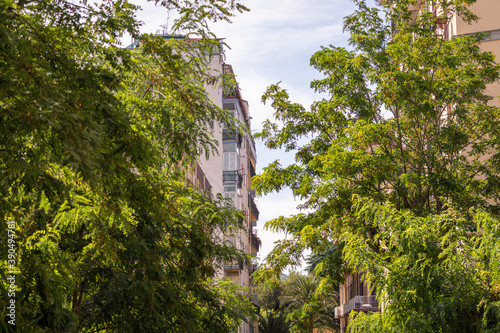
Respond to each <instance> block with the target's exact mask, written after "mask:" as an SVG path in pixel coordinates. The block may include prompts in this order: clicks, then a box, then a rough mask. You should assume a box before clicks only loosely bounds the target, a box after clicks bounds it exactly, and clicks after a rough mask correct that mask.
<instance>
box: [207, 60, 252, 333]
mask: <svg viewBox="0 0 500 333" xmlns="http://www.w3.org/2000/svg"><path fill="white" fill-rule="evenodd" d="M211 66H212V68H214V69H217V70H218V71H219V72H221V73H224V74H231V75H234V72H233V68H232V66H231V65H229V64H226V63H224V62H223V61H222V58H219V57H214V58H213V59H212V65H211ZM207 91H208V93H209V96H210V98H211V99H212V101H214V102H215V103H216V104H217V105H218V106H219V107H221V108H223V109H224V110H228V111H229V112H231V113H232V114H233V116H234V117H235V118H236V119H237V120H238V121H240V122H242V123H244V124H245V125H246V127H247V128H248V130H247V131H246V132H245V133H239V132H236V131H232V130H230V129H229V128H227V127H226V126H225V124H217V125H216V127H215V130H214V133H213V134H214V138H215V139H216V140H217V141H218V142H219V154H214V155H212V156H210V158H209V159H205V158H203V157H202V158H200V161H199V163H200V166H201V169H202V170H203V172H204V174H205V175H206V177H207V179H208V181H209V182H210V184H211V186H212V194H214V195H216V194H217V193H220V194H222V195H223V196H224V197H225V198H229V199H231V200H232V203H233V204H234V206H235V207H236V208H237V209H239V210H240V211H242V212H243V213H244V215H245V217H246V220H245V221H244V224H245V225H244V228H243V230H236V231H235V232H234V233H230V234H226V235H221V236H222V237H221V238H223V239H224V242H225V243H226V244H230V245H232V246H234V247H235V248H237V249H239V250H242V251H243V252H244V253H245V254H249V255H251V256H254V257H255V256H256V255H257V252H258V251H259V247H260V245H261V241H260V239H259V237H258V236H257V234H256V233H255V231H254V227H256V226H257V220H258V219H259V210H258V209H257V205H256V204H255V201H254V196H255V192H254V191H253V190H252V177H253V176H255V174H256V172H255V170H256V163H257V152H256V150H255V142H254V140H253V138H252V135H251V130H250V129H251V122H250V120H251V117H250V111H249V106H248V102H247V101H246V100H244V99H243V98H242V96H241V92H240V89H239V87H238V84H237V83H236V84H235V86H233V87H219V86H210V87H207ZM256 269H257V265H256V264H253V263H252V264H251V265H249V266H240V265H239V263H237V262H232V263H231V262H228V263H225V265H224V269H223V271H221V272H219V274H218V278H228V279H230V280H232V281H233V282H235V283H236V284H238V285H240V286H243V287H247V288H250V293H251V296H252V298H253V300H254V304H255V305H257V293H256V284H255V283H254V282H253V280H252V278H251V275H252V273H253V272H254V271H255V270H256ZM256 332H258V323H257V321H255V322H253V323H244V324H243V325H242V326H241V327H240V329H239V332H238V333H256Z"/></svg>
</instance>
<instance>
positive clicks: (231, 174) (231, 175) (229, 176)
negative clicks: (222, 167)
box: [222, 171, 243, 188]
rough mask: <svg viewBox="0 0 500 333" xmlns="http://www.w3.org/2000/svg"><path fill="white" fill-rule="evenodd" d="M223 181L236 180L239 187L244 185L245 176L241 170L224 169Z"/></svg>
mask: <svg viewBox="0 0 500 333" xmlns="http://www.w3.org/2000/svg"><path fill="white" fill-rule="evenodd" d="M222 181H223V182H236V183H237V184H238V187H239V188H241V186H242V185H243V176H242V175H241V173H240V172H239V171H223V172H222Z"/></svg>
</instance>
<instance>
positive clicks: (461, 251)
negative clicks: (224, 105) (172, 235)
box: [254, 0, 500, 332]
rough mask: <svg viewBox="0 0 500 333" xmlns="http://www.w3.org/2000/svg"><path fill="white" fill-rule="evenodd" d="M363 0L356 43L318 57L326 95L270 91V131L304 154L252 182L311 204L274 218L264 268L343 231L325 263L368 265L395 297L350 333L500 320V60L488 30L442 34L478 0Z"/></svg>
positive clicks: (384, 297)
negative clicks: (492, 91)
mask: <svg viewBox="0 0 500 333" xmlns="http://www.w3.org/2000/svg"><path fill="white" fill-rule="evenodd" d="M355 3H356V4H357V5H358V10H357V11H356V12H355V13H353V14H352V15H350V16H348V17H346V19H345V21H344V30H345V31H347V32H349V33H350V39H349V42H350V48H349V49H346V48H342V47H335V46H330V47H324V48H322V49H321V50H320V51H318V52H317V53H315V54H314V55H313V57H312V58H311V64H312V65H313V66H314V67H315V68H316V69H318V70H319V71H320V72H321V73H323V74H324V75H325V77H324V78H323V79H320V80H316V81H313V82H312V84H311V86H312V88H313V89H315V91H317V92H323V93H327V94H328V96H329V97H328V98H324V99H322V100H320V101H317V102H315V103H314V104H313V105H312V106H311V109H310V110H306V109H305V108H304V107H303V106H301V105H299V104H296V103H292V102H291V101H290V99H289V95H288V93H287V92H286V91H285V90H283V89H281V88H280V87H279V86H278V85H272V86H270V87H269V88H268V89H267V91H266V93H265V94H264V96H263V101H264V102H268V101H270V102H271V105H272V106H273V108H274V109H275V114H274V116H275V119H276V120H277V121H279V124H281V125H278V123H273V122H271V121H267V122H266V123H265V125H264V129H263V131H262V133H261V134H260V137H261V138H262V139H264V140H265V141H266V143H267V146H268V147H269V148H271V149H272V148H281V147H284V148H285V149H286V150H287V151H293V150H295V151H296V152H295V159H296V163H295V164H292V165H290V166H288V167H282V166H281V165H280V164H279V162H278V161H276V162H274V163H271V164H270V165H269V166H268V167H266V168H265V170H264V173H263V174H261V175H258V176H256V178H255V179H254V185H255V186H256V189H257V192H258V193H260V194H263V193H268V192H270V191H279V190H281V189H282V188H284V187H290V188H291V189H292V190H293V192H294V194H295V195H296V196H298V197H300V198H301V199H303V200H304V201H305V203H304V204H303V205H302V206H301V208H304V209H307V210H308V212H307V213H300V214H297V215H295V216H292V217H289V218H284V217H279V218H277V219H274V220H272V221H269V222H268V223H267V226H268V228H271V229H274V230H280V231H285V232H286V233H287V234H288V235H290V237H288V238H287V239H286V240H284V241H282V242H281V244H278V245H277V247H276V248H275V249H274V250H273V252H272V253H271V254H270V255H269V257H268V260H269V264H268V269H267V270H263V271H262V272H261V273H260V277H261V278H262V279H264V278H266V277H270V276H272V275H274V274H277V273H279V272H280V271H281V270H282V269H283V268H284V267H286V266H287V265H290V264H291V265H294V264H297V262H298V260H297V259H298V258H299V257H300V255H301V253H302V251H303V250H304V249H306V248H310V249H312V250H313V252H319V253H321V252H324V251H326V249H327V248H328V247H329V246H330V244H332V243H333V242H334V240H336V241H337V242H338V245H339V247H338V251H339V253H340V257H341V258H342V261H341V262H340V263H339V261H338V260H335V255H334V254H332V255H331V256H328V258H330V259H329V260H323V261H322V263H321V264H320V266H319V267H318V268H317V269H316V270H317V271H318V272H323V275H324V276H325V279H326V280H329V281H333V282H334V283H338V282H341V281H342V276H343V273H344V271H346V270H349V271H351V272H355V273H356V272H358V273H362V274H364V275H365V278H366V279H367V281H369V282H370V284H371V285H372V286H374V287H376V290H377V295H378V297H379V299H380V300H381V301H384V304H385V307H384V312H383V313H382V314H379V315H375V316H365V315H361V314H360V315H359V316H357V317H356V318H355V319H354V320H353V321H352V322H351V329H352V331H353V332H371V331H375V330H376V331H377V332H380V331H382V332H393V331H397V332H436V331H442V332H493V331H496V330H498V327H499V326H500V316H499V314H500V313H499V312H498V308H499V304H500V303H498V290H499V286H500V285H499V282H500V281H499V280H498V269H497V268H498V266H497V264H498V256H497V255H496V253H498V245H495V244H493V243H491V239H493V238H495V237H498V217H499V216H498V213H499V209H498V208H499V205H498V203H499V202H498V194H499V187H498V184H500V182H499V179H500V178H499V172H500V170H499V168H498V166H499V165H500V164H499V163H498V162H499V158H500V155H499V154H498V151H499V148H500V147H499V143H500V142H499V135H498V134H499V132H498V129H499V128H500V127H499V125H500V123H499V122H500V113H499V109H498V108H497V107H493V106H491V105H490V104H488V102H489V101H490V100H491V99H492V97H490V96H487V95H486V94H485V93H484V89H485V87H486V85H487V84H490V83H492V82H495V81H496V80H498V78H499V70H500V67H499V65H498V64H496V63H495V58H494V56H493V54H491V53H489V52H483V51H481V49H480V47H479V43H480V42H481V40H482V39H483V38H484V35H481V34H479V35H475V36H474V35H468V36H457V37H454V38H452V39H446V38H442V36H441V35H440V34H439V33H438V32H439V29H440V28H441V27H442V26H443V25H444V26H446V24H447V23H448V22H449V21H450V19H451V17H453V15H455V14H456V15H458V16H459V17H461V18H463V19H464V20H465V21H469V22H470V21H472V20H474V19H477V18H476V17H475V16H474V14H473V13H471V12H470V10H469V8H468V5H470V4H472V3H474V1H473V0H466V1H462V0H460V1H454V0H451V1H437V2H432V1H418V2H416V1H411V0H397V1H396V0H394V1H392V0H388V1H384V3H385V4H387V7H386V9H380V8H371V7H369V6H367V5H366V3H365V1H362V0H356V1H355ZM434 5H438V6H439V10H436V11H432V10H429V9H430V8H434V7H433V6H434ZM414 6H419V9H420V10H418V11H417V12H412V11H410V10H409V8H410V7H414ZM304 137H307V138H309V139H310V140H309V141H308V143H307V144H305V145H300V146H299V143H298V140H299V139H301V138H304ZM335 252H337V251H335ZM335 252H334V253H335Z"/></svg>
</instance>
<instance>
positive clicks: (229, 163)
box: [223, 153, 238, 171]
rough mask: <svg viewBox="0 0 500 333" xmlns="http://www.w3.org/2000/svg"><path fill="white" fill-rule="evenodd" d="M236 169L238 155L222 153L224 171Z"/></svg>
mask: <svg viewBox="0 0 500 333" xmlns="http://www.w3.org/2000/svg"><path fill="white" fill-rule="evenodd" d="M237 169H238V154H236V153H224V165H223V170H224V171H233V170H237Z"/></svg>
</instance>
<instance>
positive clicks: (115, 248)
mask: <svg viewBox="0 0 500 333" xmlns="http://www.w3.org/2000/svg"><path fill="white" fill-rule="evenodd" d="M156 4H157V5H158V6H160V7H161V6H166V7H169V8H170V9H176V10H178V11H179V12H180V16H179V17H180V18H179V20H178V21H177V22H176V26H175V27H176V28H179V29H183V31H188V32H190V33H192V34H193V35H194V36H195V37H198V38H199V39H198V40H197V43H196V44H195V45H194V44H192V43H185V42H183V41H178V40H167V41H165V40H164V39H163V38H160V37H157V36H148V35H140V34H139V33H138V29H139V24H138V21H137V19H136V18H135V16H134V13H135V11H136V10H137V7H136V6H134V5H131V4H130V3H128V2H127V1H125V0H116V1H106V2H100V3H97V4H93V5H91V4H90V2H87V1H85V0H82V1H80V2H74V1H65V0H52V1H13V0H1V1H0V17H1V19H0V73H1V77H0V230H2V232H1V234H0V258H1V260H0V266H1V268H0V276H1V282H0V295H1V297H0V315H1V317H2V320H4V319H5V321H4V322H3V323H2V324H0V325H1V329H2V331H5V332H8V331H18V332H26V331H28V330H29V331H33V332H231V331H233V330H234V329H236V328H237V327H238V326H239V323H240V320H241V319H243V318H247V317H248V316H249V315H250V313H251V312H252V311H253V308H252V305H251V303H250V302H249V301H248V300H247V298H246V296H245V294H244V293H240V292H238V291H237V290H236V287H235V286H234V285H233V284H232V283H229V282H226V281H218V282H215V281H213V280H212V278H213V276H214V273H215V271H216V269H217V268H219V267H221V264H222V262H224V261H229V260H239V261H240V262H243V261H244V260H245V257H244V256H243V255H242V253H240V252H239V251H237V250H235V249H234V248H231V247H226V246H223V245H222V242H220V241H219V240H218V239H217V237H216V235H220V234H222V233H223V232H224V231H225V230H227V229H228V228H235V227H238V225H239V224H238V221H240V219H241V217H240V214H239V213H238V212H236V211H235V210H234V209H233V208H232V207H231V205H227V204H226V203H225V202H224V201H223V200H221V199H219V198H211V197H208V196H206V195H205V194H204V193H199V192H198V191H197V190H196V189H193V188H192V187H190V186H189V185H188V183H187V181H186V177H185V176H186V171H187V170H189V167H190V165H191V162H192V161H193V160H194V159H196V158H197V157H198V156H200V155H203V154H208V153H210V152H212V151H213V149H214V148H215V146H216V143H215V142H214V140H213V139H212V137H211V134H210V129H211V128H212V126H213V124H214V122H216V121H219V122H225V123H226V124H228V125H231V124H233V125H234V126H237V125H236V124H234V122H233V121H232V120H231V116H230V115H229V114H228V113H226V112H224V111H223V110H220V109H219V108H217V107H216V106H215V105H214V104H213V103H212V102H211V101H210V100H209V98H208V96H207V93H206V91H205V89H204V86H205V85H207V84H221V82H220V80H221V78H220V77H219V75H218V74H217V73H213V71H209V70H208V66H209V61H210V55H213V56H220V53H219V52H215V54H214V50H219V47H220V46H219V45H218V42H216V40H215V39H214V36H213V35H211V34H210V33H209V32H208V31H207V30H206V26H207V20H220V19H225V20H229V19H230V17H231V16H232V15H233V14H232V13H233V12H234V11H242V10H245V8H244V7H243V6H241V5H240V4H238V3H237V2H235V1H224V0H206V1H176V0H169V1H156ZM124 33H129V34H131V35H132V36H133V37H134V38H135V39H136V40H137V41H139V42H140V45H141V48H140V49H139V50H129V49H124V48H122V47H120V46H117V43H119V37H120V36H122V35H123V34H124ZM215 43H216V44H215ZM207 55H208V56H207ZM219 74H220V73H219ZM12 223H15V229H14V230H15V237H14V238H13V239H14V240H15V242H14V244H13V242H12V241H10V242H9V239H12V237H10V238H9V234H8V233H7V229H8V227H9V228H10V226H12V225H13V224H12ZM8 246H11V247H13V248H14V249H15V263H14V264H11V263H9V262H8V261H7V253H8V249H9V248H10V247H8ZM10 271H14V272H15V274H14V275H15V285H16V290H15V302H16V303H15V304H16V314H15V326H13V325H11V324H8V323H7V320H10V318H9V317H7V316H6V314H7V311H8V310H7V305H8V304H9V300H10V299H11V298H12V297H10V296H8V281H7V280H6V278H7V277H8V276H10V275H11V273H8V272H10Z"/></svg>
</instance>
